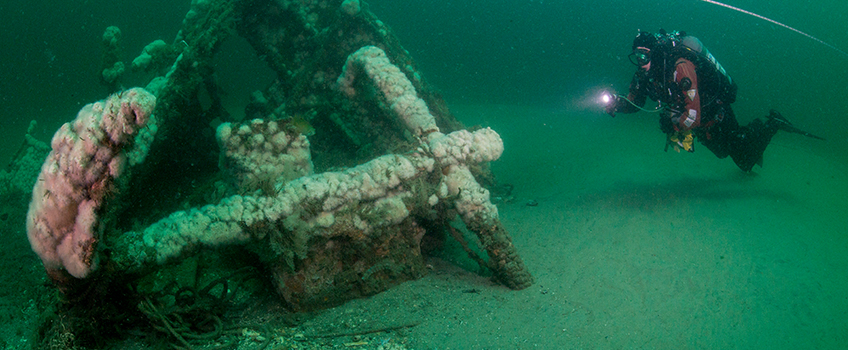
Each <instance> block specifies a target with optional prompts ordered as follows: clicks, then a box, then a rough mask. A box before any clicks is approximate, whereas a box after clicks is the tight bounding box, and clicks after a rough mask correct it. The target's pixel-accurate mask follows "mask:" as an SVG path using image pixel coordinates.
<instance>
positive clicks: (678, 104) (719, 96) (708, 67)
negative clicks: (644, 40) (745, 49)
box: [619, 29, 737, 151]
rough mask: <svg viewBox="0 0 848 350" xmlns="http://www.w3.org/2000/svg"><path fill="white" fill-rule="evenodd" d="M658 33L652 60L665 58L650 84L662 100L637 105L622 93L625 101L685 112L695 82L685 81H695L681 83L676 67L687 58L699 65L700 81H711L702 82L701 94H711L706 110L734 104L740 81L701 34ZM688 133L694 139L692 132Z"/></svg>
mask: <svg viewBox="0 0 848 350" xmlns="http://www.w3.org/2000/svg"><path fill="white" fill-rule="evenodd" d="M654 36H655V37H656V40H657V45H656V47H655V49H654V50H653V51H654V52H652V53H651V54H652V55H656V56H655V57H652V58H651V61H652V62H654V64H656V63H659V62H658V60H662V72H661V77H660V79H655V78H650V77H649V82H650V83H652V84H654V86H651V87H648V97H650V98H651V99H653V100H656V101H658V104H657V107H656V109H654V110H649V109H645V108H642V107H640V106H637V105H636V104H635V103H633V101H630V100H629V99H628V98H627V97H625V96H620V95H619V97H621V98H624V100H625V101H627V102H628V103H630V104H631V105H633V106H634V107H636V108H638V109H639V110H641V111H645V112H650V113H659V112H665V113H669V115H671V116H679V115H681V114H682V113H683V105H684V104H685V96H684V95H683V91H686V90H689V87H690V86H691V85H690V86H685V84H687V83H688V84H691V81H688V79H684V80H682V81H681V82H680V85H678V83H677V82H675V81H674V70H675V66H676V62H677V60H679V59H680V58H684V59H687V60H689V61H690V62H692V63H693V64H694V65H695V72H696V74H697V75H698V80H699V81H705V82H711V83H710V84H707V85H705V84H701V85H700V86H699V87H698V89H699V90H700V92H699V94H700V95H701V98H702V99H703V98H704V97H706V98H708V99H707V100H702V102H701V110H702V111H703V110H704V108H705V107H708V106H710V105H712V104H714V103H717V104H731V103H733V102H734V101H736V90H737V87H736V83H734V82H733V79H731V78H730V75H728V74H727V71H726V70H725V69H724V67H722V65H721V64H720V63H719V62H718V61H717V60H716V59H715V57H714V56H713V55H712V54H711V53H710V52H709V50H707V48H706V47H705V46H704V45H703V44H702V43H701V41H700V40H698V38H696V37H693V36H687V35H686V33H685V32H679V31H673V32H671V33H667V32H666V31H664V30H662V29H660V31H659V33H657V34H654ZM669 63H672V64H673V65H670V64H669ZM670 66H671V67H670ZM657 68H659V67H657ZM649 74H650V73H649ZM655 74H657V73H654V74H652V75H654V76H655ZM657 85H658V86H657ZM705 87H706V88H705ZM662 95H665V96H666V97H667V98H661V96H662ZM662 122H663V121H662V120H661V123H662ZM715 122H717V121H716V120H710V121H709V122H708V123H710V124H711V123H715ZM677 136H678V135H670V136H669V138H670V139H673V138H675V137H677ZM688 137H689V138H690V140H691V136H688ZM675 141H676V140H675ZM666 149H668V143H667V144H666ZM687 150H689V151H692V148H691V147H689V148H687Z"/></svg>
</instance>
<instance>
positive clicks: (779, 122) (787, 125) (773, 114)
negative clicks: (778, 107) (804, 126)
mask: <svg viewBox="0 0 848 350" xmlns="http://www.w3.org/2000/svg"><path fill="white" fill-rule="evenodd" d="M768 124H771V125H772V126H774V127H776V128H777V129H778V130H782V131H786V132H791V133H793V134H798V135H803V136H806V137H811V138H814V139H818V140H824V137H820V136H816V135H813V134H811V133H809V132H806V131H804V130H801V129H798V128H797V127H795V126H794V125H792V123H791V122H789V119H786V118H785V117H783V116H782V115H780V113H779V112H777V111H775V110H773V109H772V110H771V111H770V112H769V116H768Z"/></svg>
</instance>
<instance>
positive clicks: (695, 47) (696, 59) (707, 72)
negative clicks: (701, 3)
mask: <svg viewBox="0 0 848 350" xmlns="http://www.w3.org/2000/svg"><path fill="white" fill-rule="evenodd" d="M660 34H661V35H662V34H665V33H664V31H662V30H661V31H660ZM664 36H665V38H663V39H665V40H660V41H659V42H660V43H662V44H665V46H666V48H667V51H666V52H667V53H668V54H670V55H671V56H673V57H674V56H676V57H682V58H685V59H687V60H689V61H691V62H692V63H693V64H695V71H696V72H697V73H698V77H699V80H701V81H705V82H711V83H709V84H701V85H700V87H699V88H700V90H701V96H702V98H703V97H707V99H706V100H702V104H703V105H708V104H711V103H713V102H715V101H716V100H719V101H721V102H722V103H726V104H730V103H733V102H735V101H736V90H737V86H736V83H735V82H733V79H731V78H730V75H729V74H727V71H726V70H725V69H724V67H722V65H721V63H719V62H718V60H716V58H715V56H713V54H711V53H710V51H709V50H707V47H706V46H704V44H703V43H701V40H698V38H696V37H694V36H689V35H686V33H684V32H677V31H675V32H671V33H668V34H666V35H664Z"/></svg>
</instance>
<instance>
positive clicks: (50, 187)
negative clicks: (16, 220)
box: [27, 88, 156, 278]
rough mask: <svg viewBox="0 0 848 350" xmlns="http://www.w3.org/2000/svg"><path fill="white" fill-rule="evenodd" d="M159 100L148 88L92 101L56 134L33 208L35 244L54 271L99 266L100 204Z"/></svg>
mask: <svg viewBox="0 0 848 350" xmlns="http://www.w3.org/2000/svg"><path fill="white" fill-rule="evenodd" d="M155 104H156V100H155V97H153V95H152V94H150V93H149V92H147V91H145V90H144V89H140V88H135V89H131V90H127V91H123V92H121V93H117V94H114V95H112V96H109V98H107V99H106V100H104V101H100V102H97V103H93V104H89V105H86V106H85V107H83V108H82V110H80V112H79V114H78V115H77V118H76V119H75V120H74V121H73V122H70V123H65V124H64V125H62V127H61V128H60V129H59V130H58V131H57V132H56V134H55V135H53V141H52V142H51V146H52V148H53V150H52V151H51V152H50V154H49V155H48V156H47V159H46V160H45V161H44V165H43V166H42V167H41V174H40V175H39V176H38V181H37V182H36V184H35V188H34V189H33V194H32V202H30V205H29V213H28V214H27V235H28V236H29V242H30V245H31V246H32V249H33V250H34V251H35V252H36V253H37V254H38V256H39V257H41V260H42V262H44V267H45V269H47V270H48V272H50V275H51V276H53V275H54V274H55V273H58V272H61V270H63V269H64V270H66V271H67V272H68V273H70V274H71V275H73V276H74V277H77V278H84V277H86V276H87V275H88V274H89V273H90V272H91V271H92V270H94V269H96V267H97V256H96V254H95V248H96V244H97V232H96V230H97V223H98V218H97V213H98V210H99V209H100V206H101V205H102V204H103V200H104V198H105V197H106V196H107V195H108V193H109V190H110V189H111V188H112V185H113V183H114V180H115V179H116V178H117V177H118V176H119V175H120V173H121V169H122V167H123V165H124V164H125V163H126V161H125V159H126V154H125V152H124V150H125V149H126V148H128V146H129V145H130V144H131V142H132V140H133V135H135V134H136V133H137V132H138V130H139V129H141V128H143V127H144V126H145V124H146V123H147V121H148V120H149V118H150V114H151V113H152V112H153V108H154V107H155Z"/></svg>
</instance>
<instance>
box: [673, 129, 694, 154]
mask: <svg viewBox="0 0 848 350" xmlns="http://www.w3.org/2000/svg"><path fill="white" fill-rule="evenodd" d="M666 135H668V139H667V141H666V142H667V143H666V149H668V145H671V146H674V150H675V151H677V152H678V153H680V149H681V148H682V149H684V150H685V151H686V152H689V153H692V152H695V137H694V136H692V130H683V131H675V132H672V133H668V134H666Z"/></svg>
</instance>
